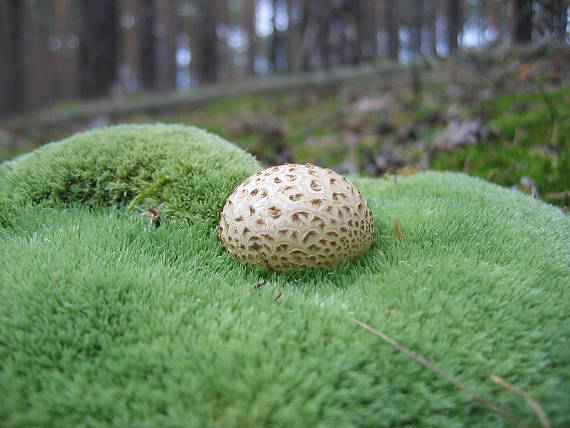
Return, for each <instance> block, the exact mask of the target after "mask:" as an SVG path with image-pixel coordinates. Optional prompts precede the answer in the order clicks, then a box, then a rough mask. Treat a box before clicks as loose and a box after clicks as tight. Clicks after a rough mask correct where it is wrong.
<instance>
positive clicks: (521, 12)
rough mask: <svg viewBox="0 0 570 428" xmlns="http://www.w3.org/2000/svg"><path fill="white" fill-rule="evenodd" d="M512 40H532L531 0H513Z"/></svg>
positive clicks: (519, 41) (522, 41)
mask: <svg viewBox="0 0 570 428" xmlns="http://www.w3.org/2000/svg"><path fill="white" fill-rule="evenodd" d="M514 14H515V20H514V26H513V41H514V42H515V43H529V42H530V41H531V40H532V0H514Z"/></svg>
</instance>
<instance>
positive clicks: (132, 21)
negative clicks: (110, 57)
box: [121, 0, 140, 93]
mask: <svg viewBox="0 0 570 428" xmlns="http://www.w3.org/2000/svg"><path fill="white" fill-rule="evenodd" d="M137 6H138V0H121V14H122V16H123V19H124V22H123V28H122V30H121V61H122V67H123V73H122V74H121V87H122V90H123V92H125V93H130V92H135V91H137V90H138V89H139V86H140V80H139V79H140V76H139V37H138V33H139V32H138V25H140V23H139V17H138V7H137Z"/></svg>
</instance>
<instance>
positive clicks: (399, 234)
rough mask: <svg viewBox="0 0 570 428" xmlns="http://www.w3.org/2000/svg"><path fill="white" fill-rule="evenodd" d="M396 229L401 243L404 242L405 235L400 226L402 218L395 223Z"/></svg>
mask: <svg viewBox="0 0 570 428" xmlns="http://www.w3.org/2000/svg"><path fill="white" fill-rule="evenodd" d="M394 229H395V230H396V236H397V237H398V239H399V241H400V242H404V234H403V233H402V227H401V226H400V218H399V217H398V218H396V221H395V222H394Z"/></svg>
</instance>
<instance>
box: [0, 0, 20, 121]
mask: <svg viewBox="0 0 570 428" xmlns="http://www.w3.org/2000/svg"><path fill="white" fill-rule="evenodd" d="M24 6H25V4H24V2H23V1H21V0H8V1H7V2H6V4H2V5H1V13H2V17H1V21H0V22H1V24H2V28H1V29H0V30H1V31H2V40H3V45H5V47H6V48H5V49H1V50H0V55H1V56H2V57H1V59H2V63H3V64H4V66H3V67H0V68H1V71H0V73H1V76H2V79H1V80H2V81H1V82H0V85H1V86H0V88H1V90H2V96H1V97H0V100H6V101H5V105H3V106H2V110H3V111H4V112H6V113H7V114H13V113H17V114H20V113H23V110H24V93H23V92H24V90H23V85H22V77H23V75H24V52H25V51H24V33H23V28H24V27H23V20H24Z"/></svg>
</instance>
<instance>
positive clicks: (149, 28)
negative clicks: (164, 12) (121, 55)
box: [137, 0, 157, 89]
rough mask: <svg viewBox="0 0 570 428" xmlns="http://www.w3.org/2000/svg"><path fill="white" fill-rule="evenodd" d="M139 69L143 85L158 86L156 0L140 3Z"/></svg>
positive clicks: (143, 0)
mask: <svg viewBox="0 0 570 428" xmlns="http://www.w3.org/2000/svg"><path fill="white" fill-rule="evenodd" d="M137 21H138V25H137V28H138V36H139V70H140V76H141V86H142V87H143V88H144V89H154V88H156V83H157V82H156V80H157V79H156V76H157V72H156V68H157V62H156V37H155V29H156V4H155V1H154V0H139V4H138V20H137Z"/></svg>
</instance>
